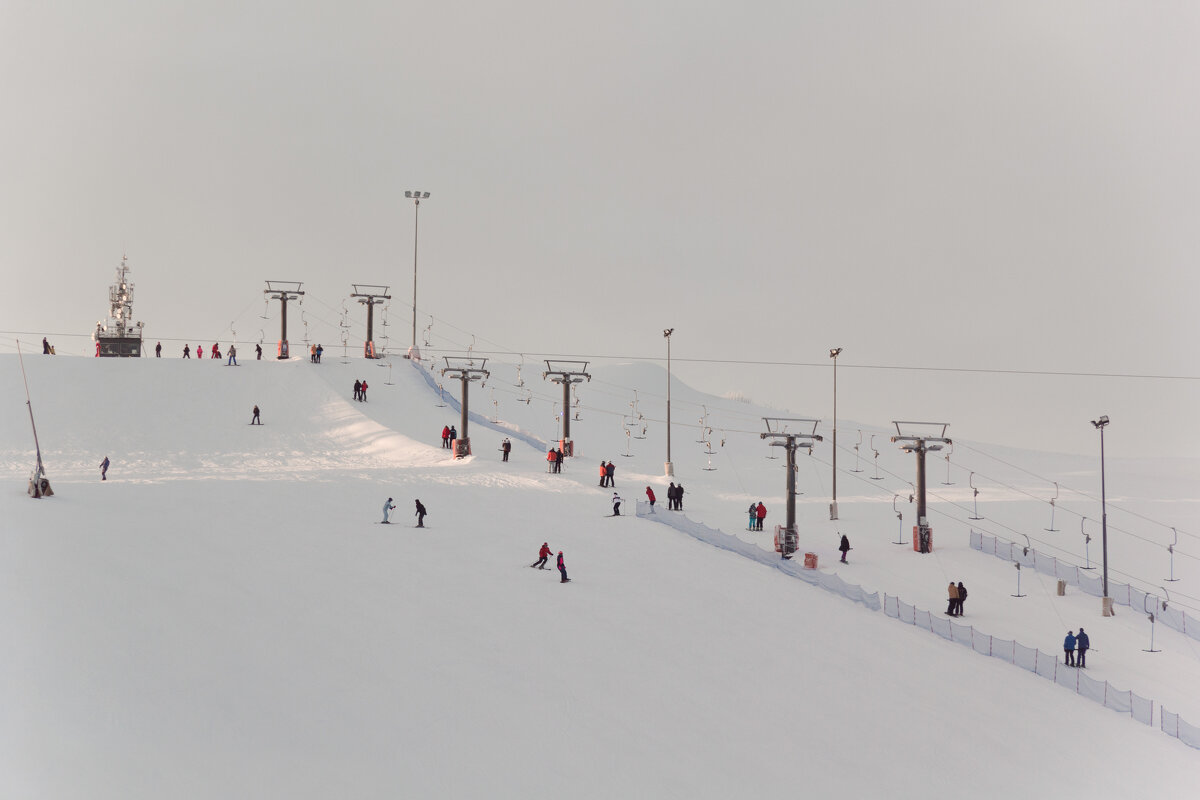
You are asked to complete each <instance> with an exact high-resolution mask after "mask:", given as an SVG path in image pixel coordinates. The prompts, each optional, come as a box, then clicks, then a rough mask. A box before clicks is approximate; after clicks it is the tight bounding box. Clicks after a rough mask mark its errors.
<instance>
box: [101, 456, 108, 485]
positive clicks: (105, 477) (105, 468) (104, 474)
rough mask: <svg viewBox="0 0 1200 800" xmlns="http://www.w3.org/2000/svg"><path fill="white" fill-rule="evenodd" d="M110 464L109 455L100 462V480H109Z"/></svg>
mask: <svg viewBox="0 0 1200 800" xmlns="http://www.w3.org/2000/svg"><path fill="white" fill-rule="evenodd" d="M108 464H109V462H108V456H105V457H104V460H103V461H101V462H100V480H102V481H106V480H108Z"/></svg>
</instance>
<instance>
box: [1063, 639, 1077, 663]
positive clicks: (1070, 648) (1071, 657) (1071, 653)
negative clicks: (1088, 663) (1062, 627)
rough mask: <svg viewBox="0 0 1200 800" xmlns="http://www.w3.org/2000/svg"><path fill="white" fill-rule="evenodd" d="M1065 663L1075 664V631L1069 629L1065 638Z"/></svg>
mask: <svg viewBox="0 0 1200 800" xmlns="http://www.w3.org/2000/svg"><path fill="white" fill-rule="evenodd" d="M1063 663H1064V664H1066V665H1067V666H1068V667H1073V666H1075V631H1067V638H1065V639H1063Z"/></svg>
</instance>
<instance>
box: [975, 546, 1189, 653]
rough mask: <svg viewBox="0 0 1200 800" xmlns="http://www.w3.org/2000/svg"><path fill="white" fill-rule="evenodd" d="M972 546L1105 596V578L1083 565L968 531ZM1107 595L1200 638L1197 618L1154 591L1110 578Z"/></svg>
mask: <svg viewBox="0 0 1200 800" xmlns="http://www.w3.org/2000/svg"><path fill="white" fill-rule="evenodd" d="M971 549H972V550H978V551H980V552H981V553H987V554H989V555H994V556H996V557H997V558H1002V559H1004V560H1005V561H1009V562H1014V563H1017V564H1020V565H1021V566H1022V567H1023V568H1028V569H1035V570H1037V571H1038V572H1040V573H1042V574H1043V575H1049V576H1051V577H1053V578H1057V579H1058V580H1062V581H1066V582H1067V583H1068V584H1070V585H1072V586H1078V587H1079V588H1080V590H1082V591H1083V592H1084V593H1086V594H1090V595H1092V596H1093V597H1103V596H1104V581H1103V580H1101V578H1100V576H1098V575H1089V574H1088V570H1087V569H1086V568H1085V567H1081V566H1079V565H1078V564H1069V563H1066V562H1064V561H1061V560H1060V559H1057V558H1054V557H1053V556H1047V555H1043V554H1041V553H1039V552H1038V551H1037V550H1036V549H1034V548H1032V547H1025V546H1023V545H1019V544H1017V543H1015V542H1010V541H1005V540H1003V539H999V538H997V537H995V536H985V535H984V534H982V533H979V532H978V531H971ZM1108 596H1109V597H1111V598H1112V600H1113V602H1114V603H1117V604H1118V605H1123V606H1129V607H1130V608H1132V609H1133V610H1134V611H1141V612H1143V613H1146V614H1154V619H1155V620H1156V621H1158V622H1161V623H1162V624H1163V625H1166V626H1167V627H1168V628H1171V629H1172V630H1176V631H1179V632H1180V633H1182V634H1184V635H1185V636H1189V637H1191V638H1192V639H1197V640H1200V618H1197V617H1189V616H1188V615H1187V613H1186V612H1184V611H1183V610H1182V609H1179V608H1175V607H1174V606H1172V605H1171V603H1170V601H1168V600H1164V599H1163V598H1161V597H1159V596H1158V595H1156V594H1150V593H1149V592H1143V591H1142V590H1141V589H1138V588H1136V587H1134V586H1130V585H1129V584H1128V583H1113V582H1112V581H1109V582H1108Z"/></svg>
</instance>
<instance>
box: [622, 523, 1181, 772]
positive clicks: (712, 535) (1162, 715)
mask: <svg viewBox="0 0 1200 800" xmlns="http://www.w3.org/2000/svg"><path fill="white" fill-rule="evenodd" d="M634 514H635V516H637V517H639V518H641V519H646V520H650V521H653V522H658V523H661V524H663V525H666V526H668V527H670V528H673V529H674V530H677V531H679V532H681V533H685V534H687V535H688V536H691V537H693V538H695V539H698V540H700V541H702V542H705V543H706V544H710V545H712V546H714V547H719V548H721V549H722V550H727V551H730V552H733V553H737V554H738V555H741V556H744V557H746V558H749V559H750V560H752V561H755V562H757V563H759V564H763V565H764V566H768V567H772V568H774V569H778V570H779V571H781V572H784V573H786V574H788V575H791V576H793V577H796V578H799V579H800V580H803V581H804V582H806V583H809V584H811V585H813V586H819V587H820V588H822V589H825V590H826V591H829V592H832V593H833V594H837V595H840V596H842V597H845V598H847V599H849V600H853V601H854V602H856V603H861V604H862V605H864V606H866V607H867V608H869V609H871V610H872V611H882V612H883V613H884V614H885V615H886V616H888V617H891V618H892V619H896V620H899V621H901V622H905V623H908V624H909V625H913V626H915V627H917V628H920V629H922V630H928V631H929V632H930V633H934V634H936V635H938V636H940V637H942V638H943V639H946V640H948V641H951V642H954V643H956V644H961V645H963V646H965V647H970V648H971V649H972V650H973V651H975V652H976V653H978V654H980V655H983V656H987V657H989V658H998V659H1000V660H1001V661H1006V662H1008V663H1010V664H1013V665H1014V666H1017V667H1020V668H1021V669H1024V670H1026V671H1027V672H1032V673H1034V674H1035V675H1038V676H1039V677H1042V678H1045V679H1047V680H1050V681H1053V682H1054V683H1055V684H1057V685H1059V686H1062V687H1064V688H1066V689H1070V690H1071V691H1073V692H1075V694H1078V695H1079V696H1081V697H1086V698H1087V699H1089V700H1092V701H1093V702H1096V703H1099V704H1100V705H1102V706H1104V707H1105V708H1109V709H1112V710H1113V711H1116V712H1118V713H1121V714H1128V715H1129V717H1130V718H1131V719H1134V720H1137V721H1138V722H1140V723H1142V724H1143V725H1153V724H1154V708H1155V706H1156V705H1157V704H1156V703H1155V702H1154V701H1153V700H1150V699H1148V698H1145V697H1142V696H1141V695H1138V694H1136V693H1134V692H1133V691H1132V690H1129V689H1125V690H1122V689H1117V688H1116V687H1114V686H1113V685H1112V684H1110V683H1109V682H1108V681H1098V680H1096V679H1094V678H1092V677H1091V676H1090V675H1088V674H1087V673H1086V672H1085V671H1083V670H1081V669H1079V668H1076V667H1068V666H1066V665H1065V664H1061V663H1060V659H1059V658H1058V656H1057V654H1046V653H1043V652H1041V651H1040V650H1038V649H1037V648H1030V647H1026V646H1025V645H1023V644H1021V643H1020V642H1017V641H1014V640H1012V639H999V638H997V637H995V636H991V635H989V634H986V633H983V632H981V631H977V630H975V627H974V626H973V625H961V624H959V623H957V622H954V621H952V620H949V619H945V618H943V617H942V616H941V615H940V614H933V613H931V612H929V611H925V610H923V609H919V608H917V607H916V606H913V605H910V604H908V603H905V602H904V601H903V600H901V599H900V598H899V597H893V596H892V595H888V594H884V595H883V601H882V602H880V598H879V592H868V591H866V590H865V589H863V588H862V587H861V586H858V585H856V584H850V583H846V582H845V581H843V580H842V579H841V578H840V577H838V576H837V575H835V574H834V573H831V572H822V571H821V570H818V569H808V568H805V567H804V566H803V563H802V562H797V561H796V560H794V559H792V560H784V559H781V558H779V557H778V556H777V555H775V554H774V553H772V552H770V551H767V550H763V549H762V548H761V547H759V546H758V545H757V544H755V543H753V542H745V541H742V540H741V539H739V538H738V537H737V536H735V535H733V534H729V533H725V532H724V531H722V530H720V529H719V528H710V527H708V526H707V525H704V524H703V523H699V522H696V521H694V520H690V519H688V518H687V517H686V516H684V515H683V514H682V513H679V512H674V511H664V510H663V509H661V508H655V507H652V506H651V505H650V504H649V503H648V502H645V501H643V500H638V501H637V503H636V504H635V507H634ZM977 536H979V535H978V534H976V533H974V532H973V533H972V534H971V546H972V547H974V548H975V549H977V550H978V549H982V547H983V542H982V540H981V539H980V540H979V541H978V542H977V538H976V537H977ZM990 538H991V539H993V542H992V546H993V550H992V552H993V553H995V552H996V551H995V544H994V539H995V537H990ZM977 543H978V546H977ZM1023 550H1024V548H1018V552H1019V553H1020V555H1021V558H1022V559H1026V560H1028V561H1029V563H1028V564H1025V565H1023V566H1030V567H1033V568H1036V569H1039V571H1043V572H1044V571H1046V569H1047V566H1048V565H1047V564H1046V563H1043V566H1042V567H1041V568H1038V567H1037V565H1036V563H1035V561H1034V559H1033V557H1031V556H1030V555H1029V554H1027V553H1025V552H1022V551H1023ZM1001 551H1003V548H1001ZM1030 552H1032V551H1030ZM1010 554H1011V551H1010ZM1011 560H1014V561H1015V560H1017V559H1015V558H1014V559H1011ZM1053 566H1054V567H1055V568H1057V566H1058V565H1057V564H1055V565H1053ZM1048 574H1054V573H1053V572H1050V573H1048ZM1109 588H1110V589H1111V588H1112V587H1111V584H1110V587H1109ZM1133 591H1135V592H1136V591H1137V590H1136V589H1134V590H1133ZM1143 594H1144V593H1143ZM1130 597H1132V595H1130ZM1151 597H1152V595H1151ZM1192 625H1193V627H1194V628H1195V629H1198V630H1200V622H1198V621H1196V620H1194V619H1193V621H1192ZM1189 635H1192V634H1190V633H1189ZM1159 729H1160V730H1161V731H1162V732H1163V733H1165V734H1167V735H1168V736H1171V737H1172V738H1175V739H1178V740H1179V741H1181V742H1183V743H1184V744H1186V745H1188V746H1189V747H1192V748H1195V749H1200V728H1197V727H1196V726H1194V725H1191V724H1190V723H1188V722H1187V721H1186V720H1184V719H1183V718H1182V717H1180V716H1179V715H1178V714H1175V713H1172V712H1169V711H1167V710H1166V709H1164V708H1162V707H1161V705H1160V706H1159Z"/></svg>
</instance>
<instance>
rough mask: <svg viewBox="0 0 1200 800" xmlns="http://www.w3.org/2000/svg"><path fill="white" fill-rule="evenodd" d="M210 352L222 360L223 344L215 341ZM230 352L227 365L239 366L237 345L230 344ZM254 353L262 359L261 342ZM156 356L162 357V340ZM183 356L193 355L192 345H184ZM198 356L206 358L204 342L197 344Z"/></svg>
mask: <svg viewBox="0 0 1200 800" xmlns="http://www.w3.org/2000/svg"><path fill="white" fill-rule="evenodd" d="M209 352H210V353H211V354H212V360H213V361H220V360H221V346H220V345H218V344H216V343H214V344H213V346H212V350H210V351H209ZM228 353H229V359H228V360H227V361H226V362H225V365H226V366H233V367H236V366H237V346H236V345H234V344H232V343H231V344H230V345H229V351H228ZM254 353H255V356H256V358H257V359H258V360H259V361H262V345H261V344H256V345H254ZM154 357H155V358H162V342H158V343H157V344H155V345H154ZM183 357H184V358H191V357H192V348H191V346H189V345H186V344H185V345H184V346H183ZM196 358H198V359H199V358H204V345H202V344H198V345H196Z"/></svg>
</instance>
